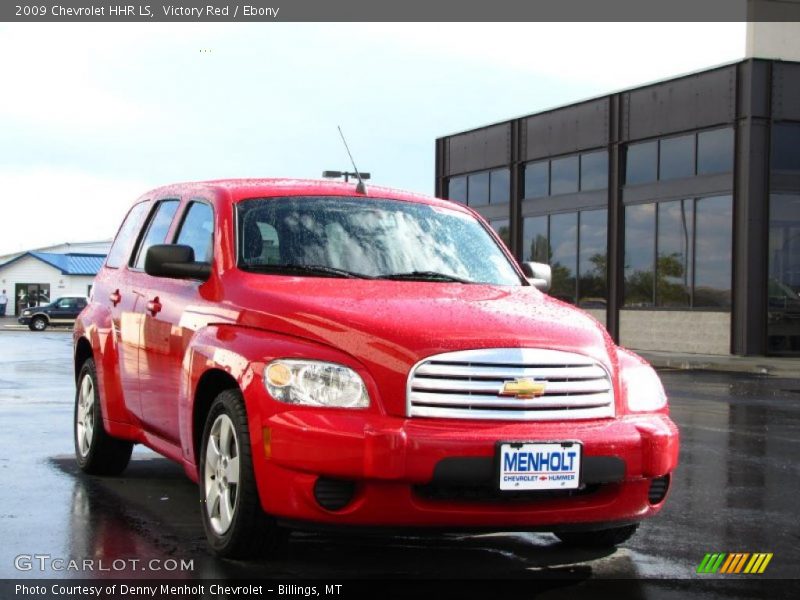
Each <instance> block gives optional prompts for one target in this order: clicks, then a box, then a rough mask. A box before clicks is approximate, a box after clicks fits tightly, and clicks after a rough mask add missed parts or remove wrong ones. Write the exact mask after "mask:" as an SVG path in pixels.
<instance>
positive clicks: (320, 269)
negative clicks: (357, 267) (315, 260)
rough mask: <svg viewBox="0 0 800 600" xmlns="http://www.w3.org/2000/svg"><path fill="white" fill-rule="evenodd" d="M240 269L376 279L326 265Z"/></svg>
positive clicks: (260, 266) (244, 267)
mask: <svg viewBox="0 0 800 600" xmlns="http://www.w3.org/2000/svg"><path fill="white" fill-rule="evenodd" d="M240 268H241V269H242V270H244V271H253V272H257V273H305V274H309V275H324V276H327V277H346V278H348V279H375V278H374V277H372V276H370V275H365V274H363V273H354V272H352V271H346V270H345V269H337V268H336V267H327V266H325V265H289V264H285V265H266V264H254V265H241V266H240Z"/></svg>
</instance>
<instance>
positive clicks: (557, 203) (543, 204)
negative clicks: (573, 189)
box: [521, 190, 608, 217]
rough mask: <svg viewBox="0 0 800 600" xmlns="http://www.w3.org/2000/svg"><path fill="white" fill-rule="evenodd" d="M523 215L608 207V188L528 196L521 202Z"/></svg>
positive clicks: (529, 215) (530, 215)
mask: <svg viewBox="0 0 800 600" xmlns="http://www.w3.org/2000/svg"><path fill="white" fill-rule="evenodd" d="M521 205H522V212H521V215H522V216H523V217H533V216H537V215H546V214H552V213H557V212H562V211H563V212H575V211H576V210H592V209H596V208H607V207H608V190H595V191H592V192H581V193H579V194H564V195H563V196H550V197H547V198H529V199H528V200H523V201H522V203H521Z"/></svg>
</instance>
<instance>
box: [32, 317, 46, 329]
mask: <svg viewBox="0 0 800 600" xmlns="http://www.w3.org/2000/svg"><path fill="white" fill-rule="evenodd" d="M28 329H30V330H31V331H44V330H45V329H47V319H45V318H44V317H33V320H32V321H31V324H30V325H28Z"/></svg>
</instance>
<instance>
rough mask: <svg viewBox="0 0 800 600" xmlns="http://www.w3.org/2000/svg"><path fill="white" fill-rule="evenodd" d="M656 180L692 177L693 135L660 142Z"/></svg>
mask: <svg viewBox="0 0 800 600" xmlns="http://www.w3.org/2000/svg"><path fill="white" fill-rule="evenodd" d="M660 143H661V152H660V153H659V155H658V178H659V179H662V180H663V179H680V178H681V177H691V176H692V175H694V134H692V135H683V136H681V137H675V138H667V139H664V140H661V142H660Z"/></svg>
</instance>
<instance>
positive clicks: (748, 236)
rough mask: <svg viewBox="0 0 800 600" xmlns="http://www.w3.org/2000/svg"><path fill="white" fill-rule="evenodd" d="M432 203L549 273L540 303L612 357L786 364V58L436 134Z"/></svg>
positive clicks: (793, 247)
mask: <svg viewBox="0 0 800 600" xmlns="http://www.w3.org/2000/svg"><path fill="white" fill-rule="evenodd" d="M795 33H796V29H795ZM765 37H766V36H765ZM794 39H795V40H796V39H797V37H795V38H794ZM748 41H749V42H750V40H748ZM794 43H795V44H797V42H794ZM793 58H795V60H797V59H798V57H793ZM436 193H437V195H438V196H440V197H445V198H450V199H451V200H454V201H457V202H463V203H465V204H467V205H469V206H470V207H472V208H474V209H475V210H476V211H477V212H479V213H480V214H481V215H482V216H484V217H485V218H486V219H487V220H488V221H489V223H490V224H491V225H492V227H493V228H494V229H495V230H496V231H498V232H499V233H500V235H501V237H503V239H504V240H505V242H506V244H507V245H508V247H509V248H510V249H511V251H512V252H513V253H514V254H515V255H516V256H517V257H518V258H519V259H521V260H525V261H538V262H545V263H549V264H550V265H551V267H552V270H553V286H552V290H551V294H552V295H553V296H555V297H557V298H559V299H561V300H564V301H566V302H569V303H571V304H575V305H577V306H580V307H583V308H585V309H586V310H587V311H589V312H591V313H592V314H593V315H594V316H595V317H597V318H598V319H599V320H600V321H601V322H603V323H604V324H605V325H606V327H607V328H608V331H609V332H610V333H611V335H612V336H613V337H614V338H615V339H616V340H617V341H618V342H619V343H621V344H623V345H625V346H628V347H630V348H634V349H638V350H649V351H668V352H686V353H700V354H716V355H726V354H734V355H800V62H795V61H791V60H775V59H760V58H748V59H746V60H743V61H740V62H737V63H735V64H728V65H724V66H720V67H717V68H713V69H709V70H707V71H703V72H698V73H693V74H690V75H686V76H683V77H678V78H675V79H671V80H668V81H662V82H658V83H654V84H649V85H646V86H643V87H638V88H635V89H629V90H625V91H621V92H618V93H613V94H609V95H607V96H603V97H601V98H595V99H592V100H588V101H584V102H580V103H576V104H571V105H569V106H563V107H560V108H556V109H553V110H548V111H545V112H541V113H537V114H531V115H527V116H523V117H519V118H514V119H511V120H508V121H504V122H501V123H495V124H491V125H487V126H484V127H480V128H477V129H474V130H470V131H465V132H461V133H456V134H454V135H449V136H447V137H443V138H440V139H438V140H437V141H436Z"/></svg>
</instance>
